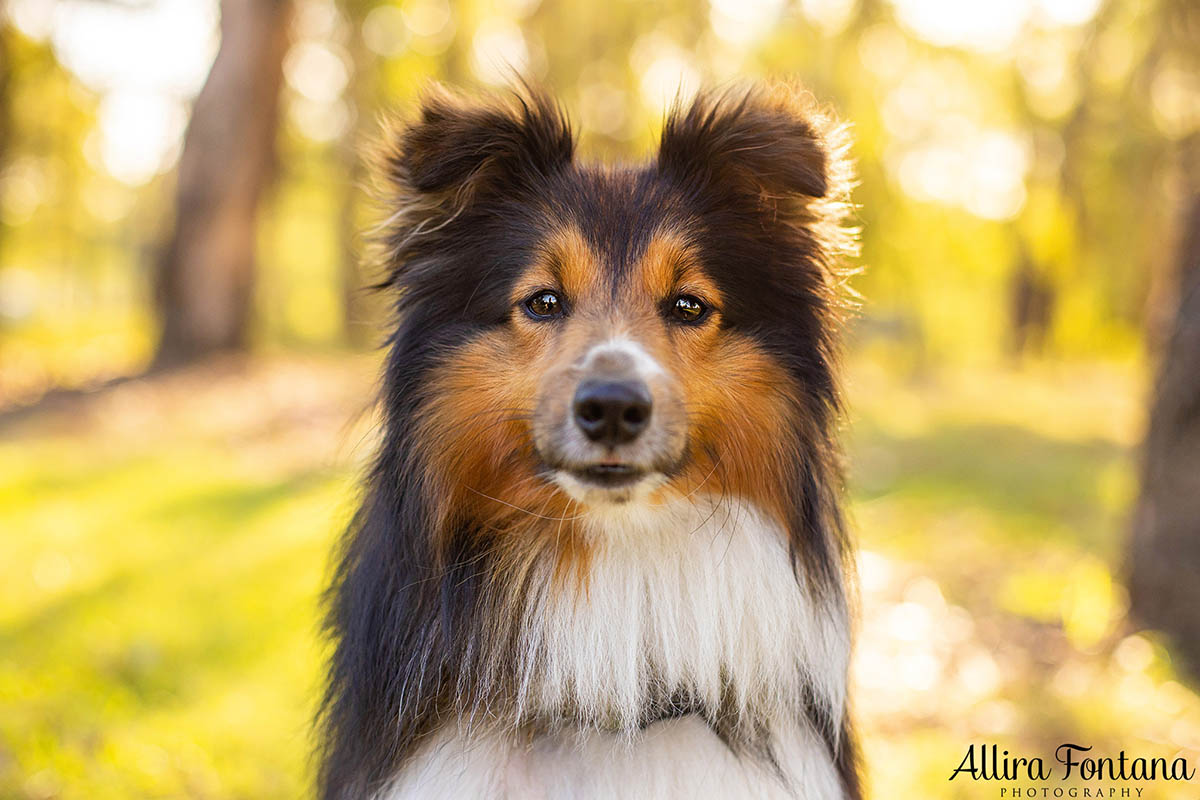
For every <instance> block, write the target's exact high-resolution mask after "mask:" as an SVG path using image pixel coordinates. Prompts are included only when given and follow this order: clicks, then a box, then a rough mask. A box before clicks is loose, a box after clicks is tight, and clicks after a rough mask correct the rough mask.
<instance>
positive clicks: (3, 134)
mask: <svg viewBox="0 0 1200 800" xmlns="http://www.w3.org/2000/svg"><path fill="white" fill-rule="evenodd" d="M6 5H7V3H5V2H4V0H0V187H2V186H3V185H4V168H5V166H7V165H8V148H9V146H10V144H11V139H12V105H11V102H12V99H11V92H12V81H13V75H12V73H13V70H12V60H11V57H10V55H9V52H8V50H9V47H8V36H9V31H8V21H7V20H8V17H7V9H6V8H5V6H6ZM5 233H6V231H5V229H4V222H3V221H0V264H3V255H4V234H5ZM3 321H4V320H3V318H0V323H3Z"/></svg>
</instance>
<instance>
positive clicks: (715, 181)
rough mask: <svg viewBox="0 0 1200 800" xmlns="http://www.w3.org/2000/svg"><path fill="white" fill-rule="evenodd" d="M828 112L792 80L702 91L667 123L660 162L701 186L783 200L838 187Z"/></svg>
mask: <svg viewBox="0 0 1200 800" xmlns="http://www.w3.org/2000/svg"><path fill="white" fill-rule="evenodd" d="M825 126H826V124H825V122H824V120H823V119H822V118H820V116H819V115H818V114H817V112H816V111H815V110H814V108H813V104H812V102H811V100H809V99H808V97H807V95H805V94H802V93H801V92H799V91H798V90H795V89H793V88H791V87H788V86H774V87H767V88H755V89H749V90H740V91H736V90H734V91H726V92H722V93H702V94H700V95H699V96H698V97H697V98H696V99H695V100H694V101H693V102H692V103H691V105H690V106H688V107H687V108H679V107H677V108H676V109H674V110H673V111H672V112H671V114H670V115H669V116H668V118H667V121H666V123H665V124H664V126H663V133H662V143H661V144H660V146H659V151H658V166H659V169H660V170H662V171H663V172H664V173H666V174H668V175H671V176H672V177H674V178H675V179H676V180H679V181H680V182H682V183H683V184H684V185H685V186H687V187H689V188H690V189H692V190H695V191H704V190H706V189H710V190H711V189H714V188H719V189H727V188H732V189H734V190H736V191H739V192H744V193H746V194H747V195H750V196H754V197H757V198H759V199H761V200H766V201H770V202H772V204H774V202H775V201H779V200H786V199H799V200H803V199H805V198H821V197H825V196H826V195H827V194H828V193H829V192H830V188H831V187H830V182H831V177H830V174H829V167H830V163H829V162H830V154H829V152H828V146H827V144H826V142H825V137H824V132H823V131H824V127H825Z"/></svg>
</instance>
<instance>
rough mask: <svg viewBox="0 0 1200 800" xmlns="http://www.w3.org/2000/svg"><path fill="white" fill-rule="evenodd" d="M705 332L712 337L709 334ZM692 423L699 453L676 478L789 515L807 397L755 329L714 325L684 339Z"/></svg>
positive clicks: (684, 488)
mask: <svg viewBox="0 0 1200 800" xmlns="http://www.w3.org/2000/svg"><path fill="white" fill-rule="evenodd" d="M701 339H703V340H706V341H701ZM677 352H678V354H679V357H680V361H681V365H680V368H681V369H684V370H687V371H688V373H689V374H690V376H691V377H690V379H686V380H682V381H681V384H682V385H683V387H684V392H685V396H686V401H685V402H686V405H687V409H688V416H689V419H690V420H691V424H692V441H691V454H692V459H691V462H690V463H689V465H688V467H687V469H685V470H684V472H683V474H682V475H680V476H679V477H678V478H677V479H676V481H675V482H674V483H675V485H676V486H677V487H678V490H679V491H681V492H683V493H688V492H693V491H697V490H699V489H700V487H701V486H703V490H704V491H705V492H706V493H710V494H723V495H732V496H737V497H741V498H744V499H747V500H750V501H753V502H754V503H756V504H758V505H759V506H761V507H762V508H763V509H764V510H766V511H768V512H769V513H771V514H772V515H774V516H775V517H776V519H777V520H784V519H786V516H787V515H786V504H787V497H788V485H787V484H788V481H789V479H790V476H791V471H792V470H791V467H790V464H791V459H790V457H789V456H788V454H787V453H786V447H787V444H786V443H787V442H788V441H790V440H791V439H792V438H793V433H792V431H793V430H794V425H795V424H796V423H795V417H796V414H797V409H799V408H800V404H799V402H798V400H797V398H796V391H795V387H794V386H793V385H792V381H791V379H790V378H789V377H788V376H787V374H786V373H785V372H784V370H783V369H782V368H781V367H780V366H779V365H777V364H776V363H775V362H774V361H773V360H772V359H771V358H770V357H769V356H767V355H766V354H765V353H763V352H762V351H761V349H760V348H759V347H758V346H757V345H756V344H755V343H754V342H753V341H752V340H750V339H749V338H748V337H744V336H739V335H737V334H731V333H729V332H727V331H726V332H722V331H718V330H715V329H713V330H710V331H708V332H707V333H706V334H705V335H703V336H700V335H699V334H698V335H697V337H696V340H695V341H693V342H691V343H690V344H682V343H681V344H680V345H679V346H678V351H677Z"/></svg>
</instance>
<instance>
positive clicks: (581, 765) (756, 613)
mask: <svg viewBox="0 0 1200 800" xmlns="http://www.w3.org/2000/svg"><path fill="white" fill-rule="evenodd" d="M714 502H715V501H714ZM594 524H595V525H596V526H597V529H596V530H595V531H593V533H594V534H595V537H594V538H595V541H597V542H598V545H599V546H598V547H597V549H596V553H595V555H594V557H593V558H592V559H591V562H590V563H589V566H588V573H587V575H586V582H584V583H582V584H581V585H579V586H575V587H572V586H566V587H564V586H563V585H561V583H555V580H556V579H555V577H554V576H553V574H552V573H550V572H547V574H546V575H545V576H544V581H543V583H542V585H540V586H538V585H535V586H534V588H533V589H532V590H531V591H530V592H529V593H528V594H527V596H526V600H525V601H524V602H523V605H522V606H521V610H520V614H519V616H520V617H521V619H520V620H519V634H518V641H519V643H520V645H519V647H518V649H517V651H516V652H515V653H514V654H512V656H511V657H510V658H499V659H497V660H496V661H495V662H494V663H493V664H492V665H491V667H490V668H489V669H487V670H485V671H484V673H483V674H482V675H481V676H480V680H481V681H482V682H483V683H485V684H486V688H481V689H479V690H477V693H478V695H479V696H490V697H493V698H495V697H496V696H497V693H498V692H499V694H500V695H501V701H500V702H492V703H489V704H487V708H482V709H478V710H477V711H476V712H473V713H470V714H468V715H466V718H464V719H463V720H458V721H448V722H447V723H446V724H445V725H444V726H443V727H442V728H441V729H440V730H438V731H436V732H435V733H434V734H433V735H432V736H431V738H430V740H429V741H428V742H426V743H425V744H424V745H423V746H421V747H420V749H419V750H418V752H417V753H415V754H414V755H413V756H412V758H411V759H410V760H409V762H408V764H407V765H406V766H405V768H404V769H403V771H402V772H401V774H400V775H399V776H398V777H397V779H396V781H395V782H394V783H393V784H392V787H391V788H390V789H389V791H388V792H387V793H385V794H384V795H383V799H384V800H402V799H403V800H407V798H418V797H420V798H440V797H445V798H450V797H455V798H457V797H479V798H488V799H489V800H500V799H501V798H504V799H505V800H508V799H510V798H511V800H518V799H520V800H524V799H525V798H547V800H550V799H551V798H570V799H571V800H591V799H592V798H595V800H600V798H614V797H621V798H647V799H649V798H675V797H680V798H683V797H689V798H690V797H750V798H811V799H812V800H824V798H837V797H840V796H841V793H840V785H839V779H838V776H837V771H836V769H835V768H834V766H833V763H832V757H831V755H830V748H829V746H828V744H827V743H826V741H825V740H824V738H822V736H820V735H819V734H818V733H816V732H815V731H814V729H813V728H812V726H811V724H810V721H809V719H808V717H807V715H806V713H807V709H808V708H809V707H811V706H812V705H814V704H815V705H816V706H817V707H818V708H819V709H820V711H821V712H822V713H823V714H824V716H825V718H827V719H830V720H834V721H835V722H839V723H840V719H841V714H842V711H843V708H844V703H845V695H844V692H845V675H846V663H847V658H848V649H849V642H848V632H847V628H846V617H845V608H844V605H843V604H841V603H838V602H836V601H830V600H824V601H819V600H817V599H816V598H814V597H813V595H812V594H811V593H810V592H809V590H808V589H807V587H806V586H805V583H804V580H803V578H802V577H798V576H797V574H796V572H795V571H794V570H793V568H792V565H791V561H790V559H789V556H788V552H787V544H786V539H785V537H784V535H783V532H782V531H781V530H779V529H778V527H776V526H774V525H773V524H772V523H770V522H769V521H768V520H767V518H766V517H765V516H764V515H762V514H761V513H759V512H758V511H757V510H756V509H754V508H753V507H750V506H748V505H745V504H738V503H728V502H727V503H721V504H718V505H706V504H705V502H704V501H703V500H701V501H693V502H689V503H687V504H686V505H685V506H683V507H681V508H674V509H671V508H667V509H663V510H660V511H658V512H657V513H654V514H646V513H644V512H632V513H630V514H628V515H625V516H620V515H614V516H613V517H610V518H607V519H601V520H597V521H596V522H595V523H594ZM672 697H685V698H687V699H688V701H689V702H690V703H693V704H695V705H696V706H698V707H699V708H701V709H704V710H706V712H707V713H708V715H709V717H710V719H715V718H717V717H720V719H721V720H722V721H723V722H725V721H728V720H734V721H736V722H737V723H738V724H739V725H741V727H740V729H739V730H740V731H741V732H742V733H745V732H746V731H747V730H754V731H758V732H760V733H766V734H767V736H766V744H769V747H770V758H763V757H761V756H759V757H739V756H738V755H735V751H734V750H733V749H731V748H730V747H729V746H728V745H727V743H726V742H725V741H723V740H722V738H721V737H719V736H718V735H717V734H716V733H714V731H713V729H712V727H710V725H709V723H708V722H706V721H705V720H704V719H703V718H702V717H701V716H698V715H695V714H689V715H686V716H683V717H679V718H676V719H668V720H663V721H660V722H655V723H653V724H650V725H649V726H648V727H645V728H644V729H643V728H642V725H643V723H644V722H645V721H646V720H647V719H654V718H655V716H654V715H653V714H651V713H648V711H650V710H652V709H654V708H655V707H656V704H661V703H662V701H663V698H672ZM507 701H511V702H507ZM658 707H661V706H658ZM499 709H511V711H498V710H499ZM496 713H499V714H500V715H501V716H503V715H505V714H509V713H511V719H496ZM472 717H473V718H474V720H475V721H476V722H483V725H481V726H479V727H478V728H477V730H476V732H475V733H473V734H472V735H467V734H466V733H464V731H465V730H466V729H467V727H468V726H469V725H470V724H471V723H470V721H469V718H472ZM485 721H486V722H485ZM538 721H549V723H550V724H551V726H552V728H551V729H552V730H555V731H557V732H554V733H547V734H542V735H540V736H538V737H536V738H533V739H532V740H530V739H529V738H528V737H525V736H523V735H522V734H521V733H519V732H518V731H521V730H525V729H527V728H526V723H530V722H532V723H534V724H535V725H536V723H537V722H538ZM553 726H557V727H553ZM763 743H764V742H762V741H760V742H759V743H758V744H763ZM771 759H773V760H774V764H772V763H771Z"/></svg>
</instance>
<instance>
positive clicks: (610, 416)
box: [575, 381, 650, 445]
mask: <svg viewBox="0 0 1200 800" xmlns="http://www.w3.org/2000/svg"><path fill="white" fill-rule="evenodd" d="M649 422H650V391H649V390H648V389H647V388H646V384H644V383H642V382H640V381H584V382H583V383H581V384H579V388H578V389H577V390H576V391H575V423H576V424H577V425H578V426H579V428H580V430H582V431H583V432H584V434H585V435H586V436H587V437H588V438H589V439H591V440H592V441H593V442H603V443H604V444H610V445H617V444H623V443H625V442H631V441H633V440H634V439H636V438H637V435H638V434H639V433H641V432H642V431H643V430H645V429H646V425H648V424H649Z"/></svg>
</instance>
